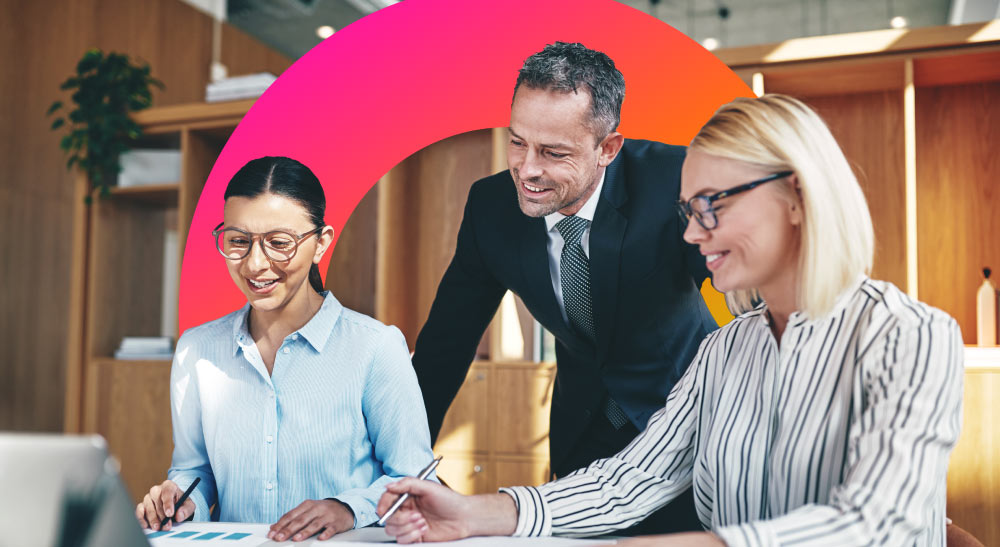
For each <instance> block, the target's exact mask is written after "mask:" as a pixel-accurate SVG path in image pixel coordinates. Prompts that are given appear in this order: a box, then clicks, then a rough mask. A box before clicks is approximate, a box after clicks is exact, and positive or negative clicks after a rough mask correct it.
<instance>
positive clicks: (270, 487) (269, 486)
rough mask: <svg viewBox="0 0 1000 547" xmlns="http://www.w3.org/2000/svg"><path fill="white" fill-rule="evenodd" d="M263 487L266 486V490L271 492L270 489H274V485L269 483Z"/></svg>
mask: <svg viewBox="0 0 1000 547" xmlns="http://www.w3.org/2000/svg"><path fill="white" fill-rule="evenodd" d="M265 486H267V489H268V490H271V489H273V488H274V484H273V483H271V482H270V481H269V482H268V483H267V484H266V485H265Z"/></svg>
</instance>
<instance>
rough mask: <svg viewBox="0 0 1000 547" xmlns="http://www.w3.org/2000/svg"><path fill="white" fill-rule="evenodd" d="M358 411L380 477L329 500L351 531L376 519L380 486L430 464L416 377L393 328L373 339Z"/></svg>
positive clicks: (408, 357) (401, 337) (424, 417)
mask: <svg viewBox="0 0 1000 547" xmlns="http://www.w3.org/2000/svg"><path fill="white" fill-rule="evenodd" d="M361 406H362V410H363V412H364V415H365V422H366V425H367V427H368V437H369V438H370V439H371V441H372V445H373V447H374V452H375V454H374V455H375V458H376V459H377V460H378V461H379V462H380V463H381V465H382V472H383V475H381V476H379V477H376V478H375V480H374V481H373V482H372V483H371V484H369V485H368V486H366V487H361V488H353V489H350V490H346V491H344V492H340V493H339V494H337V495H336V496H334V499H336V500H338V501H340V502H341V503H343V504H345V505H347V506H348V507H350V508H351V511H353V512H354V526H355V527H356V528H361V527H364V526H368V525H370V524H372V523H373V522H375V521H377V520H378V515H377V514H376V513H375V507H376V505H378V500H379V498H380V497H381V496H382V493H383V492H385V485H386V484H388V483H390V482H392V481H394V480H399V479H401V478H403V477H407V476H411V477H412V476H416V475H418V474H419V473H420V471H421V469H423V468H424V467H425V466H426V465H427V464H428V463H430V461H431V460H432V459H434V455H433V453H432V452H431V439H430V433H429V432H428V430H427V414H426V413H425V412H424V402H423V399H422V398H421V397H420V388H419V387H418V386H417V377H416V373H414V372H413V366H412V365H411V364H410V354H409V351H408V350H407V349H406V341H405V340H404V339H403V334H402V333H401V332H399V329H397V328H396V327H387V328H386V329H385V330H384V331H383V334H382V336H381V337H380V339H379V342H378V349H377V350H376V352H375V356H374V359H373V361H372V364H371V367H370V369H369V373H368V379H367V380H366V382H365V392H364V395H363V396H362V400H361Z"/></svg>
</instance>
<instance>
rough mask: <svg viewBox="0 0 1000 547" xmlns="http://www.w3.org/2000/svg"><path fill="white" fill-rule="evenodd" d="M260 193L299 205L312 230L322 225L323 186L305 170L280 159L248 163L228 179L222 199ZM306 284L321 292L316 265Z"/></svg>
mask: <svg viewBox="0 0 1000 547" xmlns="http://www.w3.org/2000/svg"><path fill="white" fill-rule="evenodd" d="M264 194H275V195H279V196H282V197H286V198H288V199H290V200H292V201H295V202H296V203H298V204H299V205H301V206H302V207H303V208H304V209H305V210H306V213H308V215H309V220H310V221H312V223H313V226H314V227H315V228H319V227H320V226H323V225H324V224H326V222H325V220H324V219H325V213H326V195H325V194H324V193H323V185H322V184H320V182H319V179H318V178H317V177H316V175H315V174H314V173H313V172H312V170H310V169H309V168H308V167H306V166H305V165H303V164H302V163H300V162H298V161H295V160H293V159H291V158H286V157H284V156H265V157H263V158H257V159H255V160H250V161H249V162H247V164H246V165H244V166H243V167H242V168H241V169H240V170H239V171H237V172H236V174H235V175H233V178H232V179H230V180H229V185H228V186H226V194H225V199H227V200H228V199H229V198H231V197H244V198H255V197H257V196H260V195H264ZM309 284H310V285H311V286H312V288H313V290H315V291H316V292H318V293H321V292H323V291H324V290H325V289H324V288H323V278H322V277H321V276H320V274H319V266H317V265H316V264H313V265H312V267H311V268H309Z"/></svg>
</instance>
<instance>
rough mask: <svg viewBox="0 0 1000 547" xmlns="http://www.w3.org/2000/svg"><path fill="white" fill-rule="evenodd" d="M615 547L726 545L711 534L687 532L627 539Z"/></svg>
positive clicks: (705, 546)
mask: <svg viewBox="0 0 1000 547" xmlns="http://www.w3.org/2000/svg"><path fill="white" fill-rule="evenodd" d="M615 547H726V543H725V542H724V541H722V540H721V539H719V536H717V535H715V534H713V533H711V532H687V533H684V534H668V535H664V536H639V537H634V538H629V539H627V540H624V541H619V542H618V543H616V544H615Z"/></svg>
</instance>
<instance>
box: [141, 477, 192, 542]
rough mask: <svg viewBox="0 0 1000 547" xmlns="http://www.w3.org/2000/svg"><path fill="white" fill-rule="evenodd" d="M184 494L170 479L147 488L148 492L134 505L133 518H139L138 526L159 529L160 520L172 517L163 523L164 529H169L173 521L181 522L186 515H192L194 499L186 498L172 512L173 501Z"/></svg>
mask: <svg viewBox="0 0 1000 547" xmlns="http://www.w3.org/2000/svg"><path fill="white" fill-rule="evenodd" d="M183 494H184V492H183V491H182V490H181V489H180V488H179V487H178V486H177V484H175V483H174V481H171V480H165V481H163V483H162V484H158V485H156V486H154V487H152V488H150V489H149V493H148V494H146V496H145V497H144V498H143V499H142V502H140V503H139V505H136V506H135V518H137V519H139V526H142V527H143V528H149V529H151V530H159V529H160V522H162V521H163V519H165V518H167V517H173V518H172V519H171V520H168V521H167V523H166V524H164V525H163V529H164V530H169V529H170V528H171V527H172V526H173V525H174V521H177V522H183V521H184V520H185V519H187V518H188V517H190V516H192V515H194V507H195V506H194V501H192V500H191V498H188V499H187V500H185V501H184V504H183V505H181V506H180V507H178V508H177V513H176V514H174V503H176V502H177V500H178V499H179V498H180V497H181V496H182V495H183Z"/></svg>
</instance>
